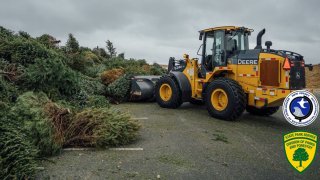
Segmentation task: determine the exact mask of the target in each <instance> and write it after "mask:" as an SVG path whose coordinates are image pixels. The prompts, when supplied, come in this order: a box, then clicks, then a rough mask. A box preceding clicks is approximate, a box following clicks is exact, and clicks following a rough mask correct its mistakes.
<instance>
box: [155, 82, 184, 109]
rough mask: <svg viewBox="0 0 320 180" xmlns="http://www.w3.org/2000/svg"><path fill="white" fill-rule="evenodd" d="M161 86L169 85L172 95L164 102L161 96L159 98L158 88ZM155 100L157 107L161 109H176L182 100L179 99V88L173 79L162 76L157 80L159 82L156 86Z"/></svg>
mask: <svg viewBox="0 0 320 180" xmlns="http://www.w3.org/2000/svg"><path fill="white" fill-rule="evenodd" d="M163 84H169V86H170V88H171V90H172V95H171V97H170V99H169V100H167V101H164V100H163V99H162V98H161V96H160V87H161V85H163ZM155 89H156V92H155V93H156V100H157V103H158V104H159V106H161V107H163V108H173V109H175V108H178V107H180V105H181V104H182V98H181V91H180V88H179V85H178V83H177V82H176V81H175V79H174V78H172V77H170V76H163V77H161V78H160V79H159V81H158V82H157V84H156V87H155Z"/></svg>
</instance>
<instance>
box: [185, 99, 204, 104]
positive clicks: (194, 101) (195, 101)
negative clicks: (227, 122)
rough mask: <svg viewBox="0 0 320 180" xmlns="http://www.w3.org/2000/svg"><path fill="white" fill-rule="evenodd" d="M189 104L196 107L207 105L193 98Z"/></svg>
mask: <svg viewBox="0 0 320 180" xmlns="http://www.w3.org/2000/svg"><path fill="white" fill-rule="evenodd" d="M189 102H190V103H191V104H194V105H204V104H205V103H204V101H203V100H199V99H193V98H191V100H190V101H189Z"/></svg>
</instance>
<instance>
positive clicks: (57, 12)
mask: <svg viewBox="0 0 320 180" xmlns="http://www.w3.org/2000/svg"><path fill="white" fill-rule="evenodd" d="M319 8H320V1H318V0H308V1H306V0H305V1H304V0H281V1H280V0H268V1H257V0H241V1H240V0H231V1H226V0H225V1H223V0H219V1H214V0H193V1H191V0H51V1H49V0H47V1H45V0H1V6H0V26H4V27H6V28H9V29H11V30H14V31H19V30H23V31H26V32H28V33H29V34H31V35H32V36H40V35H42V34H44V33H48V34H50V35H53V36H54V37H56V38H57V39H60V40H62V43H61V45H64V43H65V41H66V39H67V35H68V33H73V34H74V35H75V37H76V38H77V40H78V41H79V43H80V45H82V46H88V47H90V48H93V47H95V46H97V45H98V46H100V47H104V46H105V41H106V40H107V39H109V40H111V41H112V42H113V43H114V45H115V47H116V48H117V52H118V53H120V52H125V55H126V58H131V57H132V58H138V59H146V60H147V61H148V62H150V63H152V62H158V63H161V64H166V63H167V61H168V59H169V57H170V56H174V57H176V58H180V57H182V54H183V53H188V54H190V55H191V56H192V57H197V55H196V52H197V50H198V48H199V45H200V43H201V42H200V41H199V40H198V36H199V34H198V31H199V30H201V29H204V28H208V27H215V26H223V25H236V26H245V27H249V28H252V29H254V30H255V31H254V33H253V34H252V36H251V37H250V43H251V45H250V47H251V48H253V47H255V41H256V35H257V33H258V32H259V31H260V30H261V29H262V28H266V34H265V36H263V44H264V41H266V40H271V41H272V42H273V46H272V48H273V49H286V50H291V51H294V52H297V53H300V54H302V55H303V56H304V57H305V60H306V62H307V63H320V59H319V52H320V23H319V17H320V10H319Z"/></svg>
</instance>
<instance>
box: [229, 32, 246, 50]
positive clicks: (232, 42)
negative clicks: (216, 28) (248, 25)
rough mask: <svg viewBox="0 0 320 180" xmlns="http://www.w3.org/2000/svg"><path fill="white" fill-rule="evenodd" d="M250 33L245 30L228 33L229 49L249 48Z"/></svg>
mask: <svg viewBox="0 0 320 180" xmlns="http://www.w3.org/2000/svg"><path fill="white" fill-rule="evenodd" d="M248 49H249V43H248V34H247V33H244V32H235V34H229V35H227V51H237V50H248Z"/></svg>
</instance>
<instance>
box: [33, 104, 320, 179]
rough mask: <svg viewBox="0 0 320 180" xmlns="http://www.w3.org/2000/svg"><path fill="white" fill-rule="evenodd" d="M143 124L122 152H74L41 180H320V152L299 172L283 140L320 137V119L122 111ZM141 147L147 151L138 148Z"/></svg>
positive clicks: (193, 109) (136, 107)
mask: <svg viewBox="0 0 320 180" xmlns="http://www.w3.org/2000/svg"><path fill="white" fill-rule="evenodd" d="M116 107H118V108H121V109H123V110H125V111H129V112H130V113H131V114H132V116H133V117H135V118H137V119H139V121H140V123H141V124H142V126H143V128H142V130H141V133H140V134H141V136H140V138H139V140H138V141H137V142H136V143H134V144H132V145H129V146H126V147H125V148H133V149H131V150H129V149H126V150H123V151H118V150H95V151H68V152H63V153H62V154H61V155H60V156H57V157H53V158H51V159H50V160H52V161H53V162H54V163H52V162H45V163H44V167H45V170H44V171H42V172H41V173H39V175H38V178H41V179H43V178H53V179H157V178H161V179H293V178H294V179H319V177H320V171H319V170H320V162H319V161H320V158H319V155H320V152H319V150H318V152H317V155H316V157H315V160H314V162H313V164H312V165H311V166H310V167H309V168H308V169H307V170H306V171H305V172H304V173H303V174H299V173H297V172H296V171H295V170H294V169H293V168H292V167H291V166H290V164H289V163H288V162H287V159H286V157H285V154H284V148H283V144H282V136H283V134H284V133H288V132H290V131H293V130H299V129H300V130H307V131H310V132H313V133H316V134H318V135H319V132H320V126H319V125H320V120H319V118H318V119H317V120H316V122H314V123H313V124H312V125H310V126H308V127H307V128H297V127H294V126H292V125H290V124H289V123H287V122H286V120H285V119H284V117H283V115H282V112H281V111H279V112H278V113H277V114H275V115H274V116H272V117H257V116H252V115H249V114H247V113H245V114H243V116H242V117H241V118H240V119H239V120H238V121H235V122H226V121H221V120H218V119H214V118H211V117H209V116H208V113H207V111H206V109H205V107H204V106H196V105H191V104H189V103H185V104H184V105H183V106H182V107H181V108H179V109H162V108H159V106H158V105H157V104H156V103H126V104H121V105H118V106H116ZM136 148H143V150H142V149H136Z"/></svg>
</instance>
